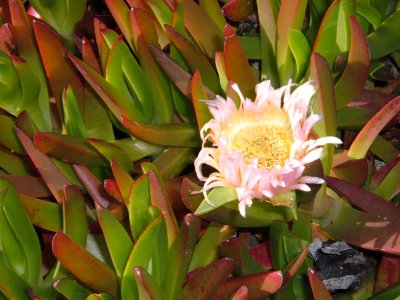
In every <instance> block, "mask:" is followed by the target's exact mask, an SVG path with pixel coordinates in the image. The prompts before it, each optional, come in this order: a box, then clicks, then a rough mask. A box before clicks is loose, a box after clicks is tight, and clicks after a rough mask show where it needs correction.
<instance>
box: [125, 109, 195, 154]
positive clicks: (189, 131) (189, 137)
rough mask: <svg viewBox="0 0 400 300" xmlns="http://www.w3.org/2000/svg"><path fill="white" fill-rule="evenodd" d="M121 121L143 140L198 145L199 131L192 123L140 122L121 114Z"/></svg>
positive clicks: (190, 145)
mask: <svg viewBox="0 0 400 300" xmlns="http://www.w3.org/2000/svg"><path fill="white" fill-rule="evenodd" d="M121 123H122V125H124V126H125V128H126V129H128V130H129V132H130V133H131V134H132V135H134V136H135V137H137V138H140V139H142V140H143V141H146V142H149V143H153V144H156V145H162V146H172V147H198V146H199V145H200V138H199V133H198V131H197V129H196V128H195V127H193V125H192V124H186V123H185V124H162V125H155V124H141V123H138V122H135V121H133V120H130V119H129V118H127V117H125V116H124V115H122V116H121Z"/></svg>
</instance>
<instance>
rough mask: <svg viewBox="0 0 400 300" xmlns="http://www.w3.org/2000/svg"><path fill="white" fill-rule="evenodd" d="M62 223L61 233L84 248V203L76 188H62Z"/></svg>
mask: <svg viewBox="0 0 400 300" xmlns="http://www.w3.org/2000/svg"><path fill="white" fill-rule="evenodd" d="M63 223H64V224H63V233H65V235H67V236H68V237H69V238H70V239H71V240H73V241H74V242H76V243H78V244H79V245H81V246H82V247H86V240H87V234H88V221H87V215H86V202H85V198H84V197H83V195H82V192H81V190H80V189H79V188H78V187H76V186H72V185H66V186H64V202H63Z"/></svg>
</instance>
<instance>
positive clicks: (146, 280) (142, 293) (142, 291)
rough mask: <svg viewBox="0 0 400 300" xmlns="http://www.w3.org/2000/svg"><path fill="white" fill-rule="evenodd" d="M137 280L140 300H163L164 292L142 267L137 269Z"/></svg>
mask: <svg viewBox="0 0 400 300" xmlns="http://www.w3.org/2000/svg"><path fill="white" fill-rule="evenodd" d="M134 270H135V279H136V284H137V285H138V290H139V299H143V300H162V299H164V297H163V291H162V290H161V288H160V286H159V285H158V283H157V282H156V281H155V280H154V278H153V277H151V275H150V274H149V273H148V272H147V271H146V269H144V268H142V267H135V268H134Z"/></svg>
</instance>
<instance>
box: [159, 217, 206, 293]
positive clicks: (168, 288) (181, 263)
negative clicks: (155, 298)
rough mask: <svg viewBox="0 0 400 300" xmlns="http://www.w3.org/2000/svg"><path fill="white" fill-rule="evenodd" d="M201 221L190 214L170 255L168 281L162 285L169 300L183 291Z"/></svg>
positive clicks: (182, 225)
mask: <svg viewBox="0 0 400 300" xmlns="http://www.w3.org/2000/svg"><path fill="white" fill-rule="evenodd" d="M200 223H201V219H200V218H198V217H196V216H194V215H191V214H188V215H186V216H185V217H184V218H183V221H182V224H181V227H180V230H179V233H178V235H177V237H176V239H175V240H174V241H173V244H172V246H171V249H170V253H169V260H168V267H167V275H166V278H165V279H166V280H165V282H164V283H163V284H162V288H163V290H164V293H165V296H166V298H167V299H176V298H177V297H178V296H179V293H180V291H181V289H182V286H183V284H184V281H185V277H186V273H187V271H188V269H189V265H190V260H191V258H192V255H193V251H194V248H195V246H196V242H197V238H198V235H199V232H200Z"/></svg>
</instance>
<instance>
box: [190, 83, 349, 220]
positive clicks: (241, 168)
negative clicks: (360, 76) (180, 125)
mask: <svg viewBox="0 0 400 300" xmlns="http://www.w3.org/2000/svg"><path fill="white" fill-rule="evenodd" d="M293 86H294V85H293V84H291V83H289V84H288V85H286V86H283V87H281V88H279V89H274V88H273V87H272V86H271V82H270V81H263V82H261V83H259V84H258V85H257V86H256V99H255V100H254V101H252V100H250V99H248V98H244V96H243V95H242V93H241V92H240V90H239V88H238V86H237V85H236V84H234V85H233V86H232V87H233V89H234V90H235V91H236V92H237V93H238V95H239V97H240V101H241V103H240V105H239V107H237V106H236V105H235V103H234V101H233V100H232V99H230V98H229V97H228V98H227V99H226V100H225V99H224V98H222V97H220V96H217V98H216V99H215V100H209V101H207V104H208V106H209V110H210V112H211V114H212V116H213V118H212V119H211V120H210V121H209V122H208V123H206V124H205V125H204V127H203V128H202V129H201V132H200V135H201V138H202V140H203V147H202V149H201V151H200V153H199V155H198V157H197V158H196V160H195V169H196V173H197V176H198V178H199V179H200V180H202V181H204V186H203V188H202V192H203V193H204V196H205V200H206V201H209V200H208V198H207V192H208V191H209V190H211V189H212V188H214V187H230V188H233V189H235V190H236V193H237V197H238V200H239V211H240V214H241V215H242V216H244V217H245V213H246V207H250V206H251V205H252V203H253V199H259V200H261V201H268V202H271V203H272V204H274V205H285V206H289V207H290V206H292V204H293V200H291V201H290V200H289V201H282V199H279V197H277V196H279V195H282V194H284V193H288V192H290V191H294V190H302V191H310V187H309V186H308V184H321V183H323V182H324V181H323V179H321V178H318V177H312V176H303V172H304V169H305V165H307V164H308V163H310V162H312V161H315V160H317V159H319V158H320V157H321V154H322V151H323V146H324V145H325V144H340V143H341V140H340V139H338V138H336V137H333V136H329V137H321V138H317V139H314V138H312V137H311V134H310V133H311V130H312V127H313V125H314V124H315V123H316V122H317V121H319V120H320V119H321V117H320V116H319V115H316V114H313V113H310V109H309V104H310V100H311V98H312V96H313V94H314V93H315V89H314V87H313V85H312V84H311V82H307V83H305V84H303V85H300V86H298V87H297V88H296V89H295V90H294V92H291V89H292V88H293ZM208 144H211V145H210V146H207V145H208ZM203 165H209V166H210V167H212V168H213V169H214V172H212V173H211V174H210V175H209V176H208V177H206V176H205V175H204V174H203V170H202V166H203ZM210 205H212V203H210Z"/></svg>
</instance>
